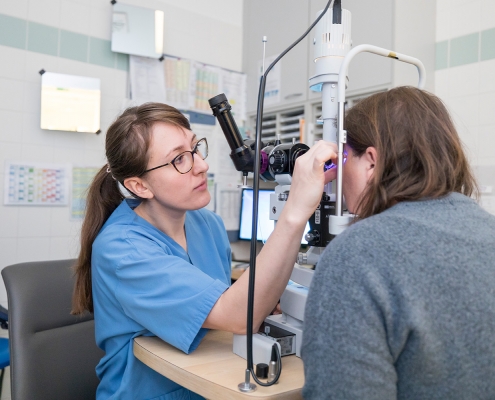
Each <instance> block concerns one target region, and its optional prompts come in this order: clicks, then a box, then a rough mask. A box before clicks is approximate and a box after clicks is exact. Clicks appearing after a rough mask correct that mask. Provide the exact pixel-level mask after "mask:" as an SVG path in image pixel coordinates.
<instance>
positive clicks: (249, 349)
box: [246, 0, 334, 386]
mask: <svg viewBox="0 0 495 400" xmlns="http://www.w3.org/2000/svg"><path fill="white" fill-rule="evenodd" d="M333 1H334V0H329V1H328V3H327V5H326V7H325V8H324V10H323V12H322V13H321V14H320V15H319V16H318V18H316V20H315V21H314V22H313V23H312V24H311V26H310V27H309V28H308V29H307V30H306V32H304V33H303V34H302V36H301V37H300V38H299V39H297V40H296V41H295V42H294V43H292V44H291V45H290V46H289V47H287V49H285V50H284V51H283V52H282V53H281V54H280V55H279V56H278V57H277V58H276V59H275V61H273V62H272V63H271V64H270V66H269V67H268V68H267V69H266V71H265V73H264V74H263V75H262V76H261V79H260V88H259V92H258V107H257V114H256V141H255V148H254V152H255V157H256V160H255V163H254V176H253V221H254V222H253V225H252V230H251V253H250V259H249V266H250V267H249V289H248V311H247V327H246V328H247V369H248V370H249V371H250V372H251V376H252V377H253V379H254V381H255V382H256V383H257V384H258V385H260V386H271V385H273V384H274V383H276V382H277V381H278V379H279V377H280V374H281V372H282V360H281V356H280V352H279V351H278V346H276V347H277V362H278V365H279V368H278V369H277V375H276V376H275V379H274V380H273V381H271V382H267V383H265V382H261V381H260V380H259V379H258V378H257V376H256V374H255V373H254V368H253V309H254V281H255V276H256V271H255V270H256V244H257V227H258V224H257V221H258V193H259V173H260V161H261V154H260V148H261V121H262V120H263V101H264V97H265V85H266V77H267V75H268V73H269V72H270V71H271V70H272V68H273V67H274V66H275V64H277V63H278V62H279V61H280V60H281V59H282V57H283V56H285V55H286V54H287V53H288V52H289V51H290V50H292V48H293V47H294V46H296V45H297V44H298V43H299V42H300V41H301V40H303V39H304V38H305V37H306V36H307V35H308V33H309V32H310V31H311V30H312V29H313V28H314V27H315V25H316V24H317V23H318V22H319V21H320V19H321V18H322V17H323V16H324V15H325V14H326V12H327V10H328V9H329V8H330V5H331V4H332V3H333Z"/></svg>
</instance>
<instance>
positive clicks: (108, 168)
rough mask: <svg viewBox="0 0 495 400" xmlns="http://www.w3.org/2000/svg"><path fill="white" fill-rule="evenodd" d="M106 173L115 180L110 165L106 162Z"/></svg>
mask: <svg viewBox="0 0 495 400" xmlns="http://www.w3.org/2000/svg"><path fill="white" fill-rule="evenodd" d="M107 174H110V175H111V176H112V178H113V180H114V181H115V180H116V179H115V176H113V174H112V170H111V169H110V165H108V164H107Z"/></svg>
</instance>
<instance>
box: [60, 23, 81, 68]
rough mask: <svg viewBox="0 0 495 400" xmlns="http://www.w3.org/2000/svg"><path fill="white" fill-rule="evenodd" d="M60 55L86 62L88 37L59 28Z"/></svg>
mask: <svg viewBox="0 0 495 400" xmlns="http://www.w3.org/2000/svg"><path fill="white" fill-rule="evenodd" d="M60 57H64V58H70V59H71V60H76V61H84V62H86V61H87V60H88V37H87V36H86V35H81V34H80V33H75V32H69V31H65V30H62V29H61V30H60Z"/></svg>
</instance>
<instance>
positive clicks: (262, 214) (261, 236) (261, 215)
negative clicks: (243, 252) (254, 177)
mask: <svg viewBox="0 0 495 400" xmlns="http://www.w3.org/2000/svg"><path fill="white" fill-rule="evenodd" d="M272 193H275V191H274V190H268V189H260V191H259V201H258V233H257V240H260V241H262V242H265V241H266V240H267V239H268V236H270V234H271V233H272V232H273V229H274V228H275V221H274V220H271V219H270V194H272ZM252 220H253V189H243V190H242V195H241V217H240V224H239V239H241V240H251V229H252ZM308 231H309V223H306V228H305V229H304V234H303V237H302V238H301V244H308V242H307V240H306V239H304V235H306V233H307V232H308Z"/></svg>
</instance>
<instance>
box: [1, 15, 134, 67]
mask: <svg viewBox="0 0 495 400" xmlns="http://www.w3.org/2000/svg"><path fill="white" fill-rule="evenodd" d="M0 45H3V46H9V47H16V48H18V49H23V50H29V51H35V52H37V53H43V54H48V55H51V56H58V57H62V58H68V59H70V60H76V61H82V62H87V63H90V64H95V65H100V66H103V67H109V68H115V69H119V70H122V71H128V70H129V56H128V55H127V54H122V53H114V52H113V51H112V50H111V42H110V41H109V40H104V39H99V38H95V37H92V36H87V35H82V34H80V33H76V32H71V31H67V30H64V29H59V28H54V27H52V26H48V25H44V24H39V23H37V22H32V21H26V20H23V19H20V18H16V17H11V16H9V15H4V14H0Z"/></svg>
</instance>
